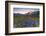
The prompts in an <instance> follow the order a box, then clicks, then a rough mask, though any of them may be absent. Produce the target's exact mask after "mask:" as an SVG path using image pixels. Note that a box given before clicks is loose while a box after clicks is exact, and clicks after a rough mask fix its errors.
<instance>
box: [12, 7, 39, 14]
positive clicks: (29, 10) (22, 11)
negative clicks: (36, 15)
mask: <svg viewBox="0 0 46 36" xmlns="http://www.w3.org/2000/svg"><path fill="white" fill-rule="evenodd" d="M33 11H39V9H38V8H13V13H20V14H25V13H28V12H30V13H32V12H33Z"/></svg>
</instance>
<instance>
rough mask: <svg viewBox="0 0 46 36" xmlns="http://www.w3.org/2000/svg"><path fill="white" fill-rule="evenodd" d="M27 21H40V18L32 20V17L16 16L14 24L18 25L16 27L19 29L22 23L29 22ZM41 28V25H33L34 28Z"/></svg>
mask: <svg viewBox="0 0 46 36" xmlns="http://www.w3.org/2000/svg"><path fill="white" fill-rule="evenodd" d="M27 19H32V20H39V18H36V17H35V18H32V17H31V16H14V24H15V23H16V26H17V27H20V26H21V27H22V22H23V21H24V20H27ZM38 26H39V24H38V25H35V24H34V25H33V27H38Z"/></svg>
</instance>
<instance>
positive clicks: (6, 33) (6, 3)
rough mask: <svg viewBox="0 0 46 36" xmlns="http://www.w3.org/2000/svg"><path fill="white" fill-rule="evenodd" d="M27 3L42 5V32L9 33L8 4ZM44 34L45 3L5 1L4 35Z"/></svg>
mask: <svg viewBox="0 0 46 36" xmlns="http://www.w3.org/2000/svg"><path fill="white" fill-rule="evenodd" d="M9 2H10V3H11V2H12V3H28V4H42V5H43V31H36V32H23V33H9V31H8V30H9V28H8V3H9ZM44 32H45V3H39V2H24V1H23V2H22V1H5V35H18V34H32V33H44Z"/></svg>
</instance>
